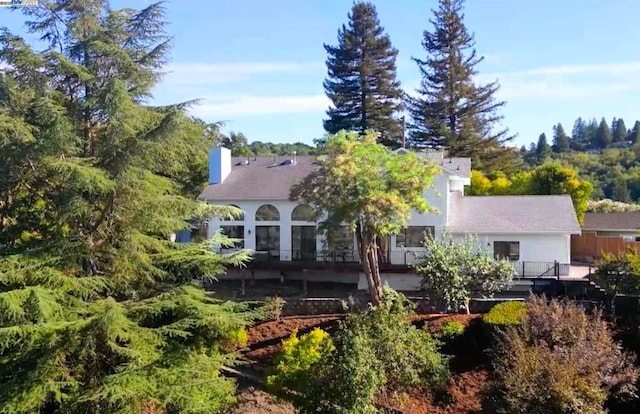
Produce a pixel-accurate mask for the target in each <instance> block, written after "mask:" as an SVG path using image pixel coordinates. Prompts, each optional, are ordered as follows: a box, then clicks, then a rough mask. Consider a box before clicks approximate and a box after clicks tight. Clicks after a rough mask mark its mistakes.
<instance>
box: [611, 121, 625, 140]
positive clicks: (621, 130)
mask: <svg viewBox="0 0 640 414" xmlns="http://www.w3.org/2000/svg"><path fill="white" fill-rule="evenodd" d="M614 119H615V118H614ZM611 132H612V135H613V142H624V141H626V140H627V134H628V133H629V132H628V131H627V127H626V125H625V124H624V119H622V118H620V119H616V120H615V124H613V125H612V128H611Z"/></svg>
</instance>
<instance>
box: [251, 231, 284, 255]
mask: <svg viewBox="0 0 640 414" xmlns="http://www.w3.org/2000/svg"><path fill="white" fill-rule="evenodd" d="M256 250H257V251H259V252H269V253H270V255H271V256H272V257H273V256H280V226H256Z"/></svg>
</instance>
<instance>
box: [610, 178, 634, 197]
mask: <svg viewBox="0 0 640 414" xmlns="http://www.w3.org/2000/svg"><path fill="white" fill-rule="evenodd" d="M612 198H613V200H615V201H621V202H623V203H627V202H629V201H630V198H631V196H630V195H629V187H628V186H627V181H626V180H625V179H624V177H622V176H620V177H618V178H617V179H616V180H615V184H614V186H613V194H612Z"/></svg>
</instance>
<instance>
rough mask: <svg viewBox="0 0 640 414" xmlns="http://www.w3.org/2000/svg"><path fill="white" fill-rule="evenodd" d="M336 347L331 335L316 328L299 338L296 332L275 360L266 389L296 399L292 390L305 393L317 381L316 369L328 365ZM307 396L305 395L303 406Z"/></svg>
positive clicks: (285, 341) (286, 341)
mask: <svg viewBox="0 0 640 414" xmlns="http://www.w3.org/2000/svg"><path fill="white" fill-rule="evenodd" d="M334 350H335V347H334V346H333V341H332V340H331V337H329V334H328V333H326V332H325V331H323V330H322V329H319V328H316V329H314V330H312V331H311V332H309V333H308V334H305V335H302V336H301V337H300V338H298V336H297V332H296V331H294V332H293V333H292V334H291V336H290V337H289V338H288V339H285V340H284V341H282V351H280V353H279V354H278V355H277V356H276V360H275V366H274V367H273V369H272V372H271V373H270V374H269V376H267V381H266V383H267V387H268V388H269V390H270V391H272V392H274V393H276V394H279V395H281V396H285V397H286V396H289V398H293V399H297V397H296V396H295V395H289V391H290V390H297V389H305V388H306V387H309V386H310V384H312V383H313V382H314V381H315V372H314V371H315V367H314V365H316V364H318V363H324V362H325V361H328V360H329V359H330V358H331V356H332V353H333V351H334ZM306 398H308V396H306V395H303V396H302V400H301V401H298V404H300V403H301V402H302V401H303V400H304V399H306Z"/></svg>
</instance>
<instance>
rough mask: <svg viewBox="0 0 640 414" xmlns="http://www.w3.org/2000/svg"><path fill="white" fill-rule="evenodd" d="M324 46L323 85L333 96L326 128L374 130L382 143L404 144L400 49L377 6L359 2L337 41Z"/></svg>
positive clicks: (332, 130)
mask: <svg viewBox="0 0 640 414" xmlns="http://www.w3.org/2000/svg"><path fill="white" fill-rule="evenodd" d="M324 48H325V50H326V52H327V55H328V56H327V69H328V77H327V79H326V80H325V82H324V90H325V93H326V94H327V96H328V97H329V99H330V100H331V102H332V107H331V108H329V110H328V111H327V115H328V116H329V119H326V120H325V121H324V128H325V130H326V131H327V132H328V133H330V134H335V133H337V132H338V131H340V130H343V129H344V130H346V131H356V132H358V133H360V134H363V133H364V132H365V131H367V130H372V131H376V133H378V134H379V142H380V143H382V144H384V145H387V146H391V147H399V146H400V145H401V141H402V140H403V134H404V126H403V125H402V121H401V120H400V119H398V118H397V117H396V115H397V113H398V112H400V111H401V110H402V96H403V92H402V89H401V88H400V82H399V81H398V80H397V78H396V57H397V56H398V50H397V49H395V48H394V47H393V45H392V44H391V39H390V38H389V35H388V34H386V33H385V32H384V29H383V27H382V26H381V25H380V21H379V20H378V15H377V12H376V8H375V6H374V5H373V4H372V3H369V2H361V1H358V2H356V3H355V4H354V5H353V8H352V9H351V12H350V13H349V24H348V26H344V25H343V26H342V28H341V29H340V30H338V45H337V46H331V45H326V44H325V45H324Z"/></svg>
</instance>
